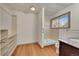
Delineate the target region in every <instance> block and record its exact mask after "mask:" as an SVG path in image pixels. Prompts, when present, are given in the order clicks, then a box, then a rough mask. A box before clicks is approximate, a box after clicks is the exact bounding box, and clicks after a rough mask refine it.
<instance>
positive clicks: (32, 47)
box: [12, 43, 57, 56]
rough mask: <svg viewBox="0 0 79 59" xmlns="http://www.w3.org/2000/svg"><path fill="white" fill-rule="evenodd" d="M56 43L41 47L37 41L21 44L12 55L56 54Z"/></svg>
mask: <svg viewBox="0 0 79 59" xmlns="http://www.w3.org/2000/svg"><path fill="white" fill-rule="evenodd" d="M56 55H57V54H56V48H55V46H54V45H51V46H46V47H44V48H41V47H40V46H39V45H38V44H37V43H33V44H24V45H19V46H18V47H17V48H16V49H15V51H14V52H13V54H12V56H56Z"/></svg>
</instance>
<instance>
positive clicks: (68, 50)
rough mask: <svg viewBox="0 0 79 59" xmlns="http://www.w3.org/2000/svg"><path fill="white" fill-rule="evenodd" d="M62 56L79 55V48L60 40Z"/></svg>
mask: <svg viewBox="0 0 79 59" xmlns="http://www.w3.org/2000/svg"><path fill="white" fill-rule="evenodd" d="M59 55H60V56H79V48H76V47H73V46H71V45H68V44H66V43H64V42H61V41H60V47H59Z"/></svg>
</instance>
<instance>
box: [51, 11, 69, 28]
mask: <svg viewBox="0 0 79 59" xmlns="http://www.w3.org/2000/svg"><path fill="white" fill-rule="evenodd" d="M50 27H51V28H60V29H63V28H70V12H68V13H65V14H62V15H60V16H58V17H55V18H52V19H51V21H50Z"/></svg>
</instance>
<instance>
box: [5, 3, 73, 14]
mask: <svg viewBox="0 0 79 59" xmlns="http://www.w3.org/2000/svg"><path fill="white" fill-rule="evenodd" d="M5 5H6V6H8V8H9V9H10V10H17V11H22V12H25V13H28V12H31V11H30V7H32V6H34V7H35V8H36V11H35V12H34V13H38V12H39V11H40V10H41V8H42V7H44V8H45V11H46V14H48V15H51V14H55V13H56V12H58V11H59V10H62V9H63V8H65V7H68V6H70V5H72V3H6V4H5Z"/></svg>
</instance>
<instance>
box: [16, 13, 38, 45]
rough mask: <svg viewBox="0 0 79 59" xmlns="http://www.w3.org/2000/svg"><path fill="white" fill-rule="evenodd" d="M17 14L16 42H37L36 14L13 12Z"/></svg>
mask: <svg viewBox="0 0 79 59" xmlns="http://www.w3.org/2000/svg"><path fill="white" fill-rule="evenodd" d="M15 13H16V15H17V44H28V43H33V42H37V38H36V37H37V34H36V33H37V30H36V29H37V27H36V24H37V19H36V14H33V13H23V12H15Z"/></svg>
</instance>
